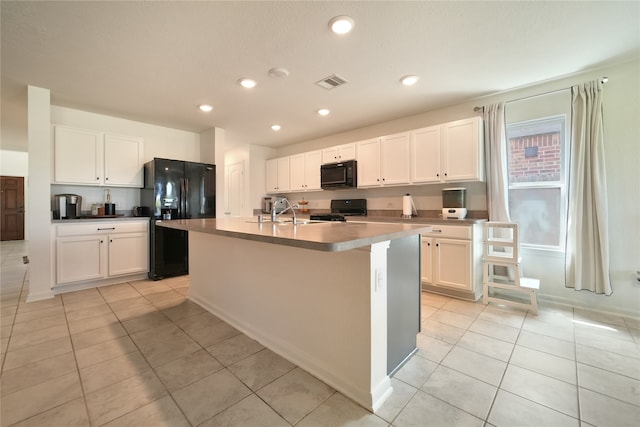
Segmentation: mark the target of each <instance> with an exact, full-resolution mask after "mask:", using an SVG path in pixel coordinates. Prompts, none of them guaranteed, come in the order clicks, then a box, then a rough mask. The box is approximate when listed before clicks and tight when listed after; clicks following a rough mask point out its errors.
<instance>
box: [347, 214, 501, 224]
mask: <svg viewBox="0 0 640 427" xmlns="http://www.w3.org/2000/svg"><path fill="white" fill-rule="evenodd" d="M486 221H488V220H487V219H479V218H465V219H442V218H434V217H425V216H414V217H412V218H408V219H407V218H402V217H401V216H348V217H347V222H390V223H394V224H395V223H399V224H415V225H422V224H427V225H430V224H438V225H444V224H446V225H472V224H478V223H482V222H486Z"/></svg>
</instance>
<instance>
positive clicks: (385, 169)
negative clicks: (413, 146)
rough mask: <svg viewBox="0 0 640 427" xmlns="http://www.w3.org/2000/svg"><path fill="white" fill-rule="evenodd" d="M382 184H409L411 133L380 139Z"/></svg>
mask: <svg viewBox="0 0 640 427" xmlns="http://www.w3.org/2000/svg"><path fill="white" fill-rule="evenodd" d="M380 150H381V155H382V182H383V184H384V185H397V184H408V183H409V179H410V174H409V170H410V168H409V164H410V159H411V150H410V144H409V132H404V133H399V134H396V135H389V136H383V137H382V138H380Z"/></svg>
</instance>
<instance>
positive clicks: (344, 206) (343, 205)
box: [309, 199, 367, 221]
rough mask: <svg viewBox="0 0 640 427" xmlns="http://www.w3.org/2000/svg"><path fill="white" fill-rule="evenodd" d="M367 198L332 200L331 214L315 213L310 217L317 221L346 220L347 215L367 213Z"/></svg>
mask: <svg viewBox="0 0 640 427" xmlns="http://www.w3.org/2000/svg"><path fill="white" fill-rule="evenodd" d="M366 214H367V199H338V200H331V213H330V214H313V215H310V216H309V219H311V220H315V221H346V220H347V218H346V217H347V216H354V215H366Z"/></svg>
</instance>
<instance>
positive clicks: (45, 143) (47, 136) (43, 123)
mask: <svg viewBox="0 0 640 427" xmlns="http://www.w3.org/2000/svg"><path fill="white" fill-rule="evenodd" d="M27 121H28V124H27V134H28V136H27V138H28V142H29V196H28V199H29V212H28V216H27V227H28V230H29V295H28V297H27V301H28V302H29V301H37V300H41V299H47V298H53V292H52V291H51V286H52V284H53V281H52V277H53V274H52V271H53V261H52V260H53V250H52V240H51V239H52V236H51V229H52V226H51V156H52V153H51V151H52V150H51V147H52V143H51V103H50V91H49V90H48V89H42V88H39V87H35V86H29V87H28V88H27Z"/></svg>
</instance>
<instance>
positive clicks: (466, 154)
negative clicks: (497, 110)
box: [411, 117, 484, 183]
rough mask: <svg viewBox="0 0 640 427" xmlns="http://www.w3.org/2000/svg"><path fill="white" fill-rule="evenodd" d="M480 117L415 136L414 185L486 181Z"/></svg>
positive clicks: (442, 126) (412, 137) (415, 133)
mask: <svg viewBox="0 0 640 427" xmlns="http://www.w3.org/2000/svg"><path fill="white" fill-rule="evenodd" d="M482 132H483V127H482V119H481V118H480V117H472V118H470V119H464V120H457V121H454V122H449V123H445V124H443V125H440V126H431V127H428V128H423V129H417V130H414V131H412V132H411V152H412V153H411V154H412V156H411V157H412V163H411V182H412V183H421V182H424V183H428V182H456V181H484V146H483V143H484V142H483V140H484V138H483V134H482Z"/></svg>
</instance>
